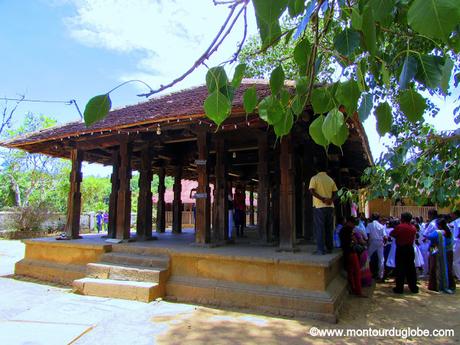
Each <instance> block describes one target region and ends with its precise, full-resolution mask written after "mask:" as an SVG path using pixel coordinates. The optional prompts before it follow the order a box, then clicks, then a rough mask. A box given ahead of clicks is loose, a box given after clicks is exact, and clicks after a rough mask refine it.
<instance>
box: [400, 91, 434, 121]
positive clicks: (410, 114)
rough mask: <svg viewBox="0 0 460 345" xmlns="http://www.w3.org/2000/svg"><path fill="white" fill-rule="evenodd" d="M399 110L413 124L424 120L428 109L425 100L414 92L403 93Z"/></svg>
mask: <svg viewBox="0 0 460 345" xmlns="http://www.w3.org/2000/svg"><path fill="white" fill-rule="evenodd" d="M398 101H399V109H400V110H401V111H402V112H403V113H404V115H406V117H407V118H408V119H409V121H411V122H417V121H419V120H422V119H423V113H424V112H425V109H426V107H427V105H426V100H425V98H423V97H422V95H420V94H419V93H418V92H416V91H414V90H406V91H403V92H401V94H400V95H399V97H398Z"/></svg>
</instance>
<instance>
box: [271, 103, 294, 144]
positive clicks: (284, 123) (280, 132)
mask: <svg viewBox="0 0 460 345" xmlns="http://www.w3.org/2000/svg"><path fill="white" fill-rule="evenodd" d="M293 124H294V116H293V115H292V112H291V111H290V110H289V109H288V110H287V111H286V112H285V113H284V116H283V118H282V119H281V121H279V122H277V123H275V124H274V125H273V129H274V130H275V134H276V136H277V137H278V138H279V137H282V136H284V135H287V134H289V132H290V131H291V128H292V125H293Z"/></svg>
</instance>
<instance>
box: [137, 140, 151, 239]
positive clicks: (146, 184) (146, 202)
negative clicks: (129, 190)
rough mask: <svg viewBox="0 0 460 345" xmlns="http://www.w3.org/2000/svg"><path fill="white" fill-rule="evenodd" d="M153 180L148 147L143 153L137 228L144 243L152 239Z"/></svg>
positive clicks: (138, 236)
mask: <svg viewBox="0 0 460 345" xmlns="http://www.w3.org/2000/svg"><path fill="white" fill-rule="evenodd" d="M152 178H153V171H152V152H151V148H150V147H148V146H147V147H145V148H143V149H142V152H141V169H140V171H139V197H138V199H137V227H136V235H137V236H136V237H137V238H138V239H139V240H144V241H145V240H146V239H151V238H152V206H153V202H152Z"/></svg>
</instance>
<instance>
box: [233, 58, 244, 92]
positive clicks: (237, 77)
mask: <svg viewBox="0 0 460 345" xmlns="http://www.w3.org/2000/svg"><path fill="white" fill-rule="evenodd" d="M245 71H246V64H244V63H240V64H239V65H238V66H236V68H235V73H234V74H233V79H232V86H233V87H234V88H235V89H238V88H239V87H240V85H241V81H242V80H243V76H244V72H245Z"/></svg>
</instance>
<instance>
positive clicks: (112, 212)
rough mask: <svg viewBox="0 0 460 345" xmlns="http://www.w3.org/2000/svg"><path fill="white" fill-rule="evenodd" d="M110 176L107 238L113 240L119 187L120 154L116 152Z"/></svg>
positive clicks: (113, 154)
mask: <svg viewBox="0 0 460 345" xmlns="http://www.w3.org/2000/svg"><path fill="white" fill-rule="evenodd" d="M112 166H113V170H112V176H111V177H110V181H111V183H112V191H111V192H110V199H109V224H108V233H107V237H108V238H115V234H116V227H117V201H118V189H119V187H120V181H119V180H118V169H119V168H120V152H119V150H116V151H114V152H113V153H112Z"/></svg>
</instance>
